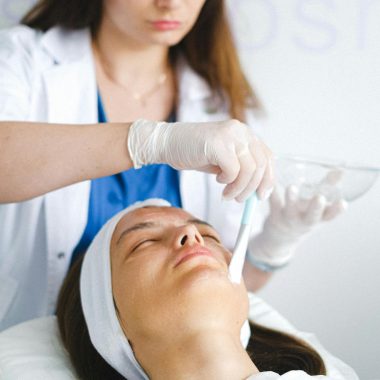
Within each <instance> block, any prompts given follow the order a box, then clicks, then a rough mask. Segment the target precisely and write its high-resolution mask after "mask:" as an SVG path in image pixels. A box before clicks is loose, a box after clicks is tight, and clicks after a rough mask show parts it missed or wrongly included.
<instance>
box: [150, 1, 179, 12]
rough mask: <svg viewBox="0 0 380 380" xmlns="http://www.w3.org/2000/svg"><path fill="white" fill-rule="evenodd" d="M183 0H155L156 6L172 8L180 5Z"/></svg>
mask: <svg viewBox="0 0 380 380" xmlns="http://www.w3.org/2000/svg"><path fill="white" fill-rule="evenodd" d="M182 1H183V0H156V6H157V7H158V8H166V9H169V10H170V9H174V8H176V7H178V6H179V5H180V3H181V2H182Z"/></svg>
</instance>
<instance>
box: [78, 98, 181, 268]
mask: <svg viewBox="0 0 380 380" xmlns="http://www.w3.org/2000/svg"><path fill="white" fill-rule="evenodd" d="M98 119H99V123H105V122H107V117H106V113H105V110H104V107H103V104H102V99H101V96H100V94H99V92H98ZM168 121H170V122H174V121H175V114H174V113H172V115H170V117H169V119H168ZM148 198H163V199H166V200H167V201H169V202H170V203H171V204H172V205H173V206H176V207H181V195H180V191H179V173H178V171H177V170H175V169H173V168H171V167H170V166H169V165H165V164H157V165H148V166H144V167H142V168H141V169H138V170H135V169H129V170H126V171H124V172H122V173H119V174H115V175H112V176H109V177H102V178H97V179H94V180H92V181H91V190H90V201H89V209H88V218H87V225H86V228H85V231H84V233H83V235H82V238H81V239H80V241H79V243H78V245H77V246H76V248H75V249H74V251H73V254H72V258H71V265H72V264H73V263H74V261H75V260H76V259H77V258H78V257H79V256H80V255H82V254H83V253H84V252H85V251H86V250H87V248H88V246H89V245H90V243H91V241H92V240H93V238H94V237H95V235H96V234H97V233H98V231H99V230H100V229H101V227H102V226H103V225H104V224H105V223H106V222H107V221H108V220H109V219H110V218H112V217H113V216H114V215H115V214H116V213H118V212H119V211H121V210H123V209H124V208H126V207H128V206H129V205H131V204H133V203H135V202H137V201H143V200H145V199H148Z"/></svg>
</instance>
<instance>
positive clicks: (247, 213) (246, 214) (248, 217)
mask: <svg viewBox="0 0 380 380" xmlns="http://www.w3.org/2000/svg"><path fill="white" fill-rule="evenodd" d="M256 204H257V195H256V193H253V194H252V195H251V196H250V197H249V198H248V199H247V200H246V201H245V205H244V211H243V217H242V220H241V224H246V225H251V223H252V217H253V212H254V210H255V207H256Z"/></svg>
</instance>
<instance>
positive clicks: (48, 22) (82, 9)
mask: <svg viewBox="0 0 380 380" xmlns="http://www.w3.org/2000/svg"><path fill="white" fill-rule="evenodd" d="M102 13H103V0H39V2H38V3H37V4H36V5H35V6H34V7H33V8H32V9H31V10H30V11H29V12H28V13H27V14H26V15H25V16H24V17H23V18H22V20H21V23H23V24H25V25H28V26H30V27H32V28H34V29H38V30H42V31H46V30H48V29H50V28H52V27H54V26H62V27H64V28H68V29H82V28H90V30H91V32H92V35H93V36H96V34H97V31H98V29H99V26H100V23H101V19H102ZM169 52H170V53H169V54H170V58H171V61H172V62H173V63H175V61H176V59H177V57H178V55H179V54H180V53H181V54H182V55H183V56H184V57H185V58H186V59H187V62H188V63H189V65H190V67H191V68H192V69H193V70H194V71H195V72H196V73H198V74H199V75H200V76H201V77H202V78H204V79H205V80H206V82H207V83H208V85H209V86H210V88H211V90H212V91H213V93H214V96H215V97H218V98H221V99H227V101H228V104H229V108H230V109H229V111H230V115H231V116H232V117H234V118H237V119H240V120H242V121H244V120H245V109H246V108H253V109H255V110H258V111H262V106H261V104H260V102H259V100H258V97H257V96H256V94H255V93H254V91H253V89H252V87H251V86H250V84H249V82H248V80H247V78H246V77H245V75H244V72H243V70H242V67H241V64H240V61H239V57H238V53H237V49H236V47H235V44H234V41H233V36H232V33H231V30H230V26H229V23H228V20H227V15H226V10H225V4H224V0H207V1H206V2H205V4H204V6H203V8H202V10H201V12H200V14H199V17H198V19H197V21H196V23H195V25H194V27H193V28H192V30H191V31H190V32H189V33H188V34H187V35H186V36H185V37H184V38H183V39H182V41H180V43H178V44H177V45H175V46H172V47H171V48H170V50H169Z"/></svg>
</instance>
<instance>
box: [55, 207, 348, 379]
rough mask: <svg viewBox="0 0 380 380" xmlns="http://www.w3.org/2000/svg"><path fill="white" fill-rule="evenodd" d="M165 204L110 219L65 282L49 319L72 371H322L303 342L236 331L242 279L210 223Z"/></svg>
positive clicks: (243, 313)
mask: <svg viewBox="0 0 380 380" xmlns="http://www.w3.org/2000/svg"><path fill="white" fill-rule="evenodd" d="M168 206H169V205H168V204H167V203H166V202H165V201H162V200H149V201H145V202H142V203H139V204H137V205H134V206H131V207H129V208H128V209H126V210H124V211H122V212H121V213H119V214H118V215H116V216H115V217H114V218H112V219H111V220H110V221H109V222H108V223H107V224H106V225H105V226H104V227H103V228H102V230H101V231H100V232H99V233H98V235H97V236H96V238H95V239H94V241H93V243H92V244H91V246H90V248H89V250H88V252H87V254H86V255H85V258H84V260H83V264H82V263H81V262H80V261H79V262H77V263H76V264H75V265H74V267H73V268H72V270H71V271H70V273H69V275H68V277H67V278H66V281H65V283H64V285H63V287H62V290H61V294H60V297H59V301H58V309H57V317H58V323H59V329H60V333H61V337H62V340H63V343H64V345H65V347H66V349H67V351H68V352H69V356H70V359H71V361H72V363H73V366H74V368H75V370H76V371H77V374H78V376H79V377H80V378H81V379H85V380H86V379H107V380H110V379H129V380H139V379H157V380H158V379H165V380H171V379H173V380H174V379H175V380H181V379H207V380H213V379H215V380H224V379H225V380H235V379H236V380H242V379H252V380H254V379H268V380H269V379H270V380H272V379H278V378H281V379H283V378H284V379H285V378H286V379H309V378H310V376H309V375H311V376H312V375H326V367H325V363H324V361H323V359H322V357H321V356H320V355H319V354H318V353H317V352H316V350H315V349H313V348H312V347H311V346H310V345H309V344H307V343H306V342H304V341H301V340H299V339H297V338H295V337H292V336H290V335H287V334H284V333H281V332H277V331H274V330H270V329H267V328H264V327H261V326H259V325H257V324H255V323H252V322H250V327H251V331H252V335H251V336H249V335H248V336H247V335H246V334H245V331H246V330H244V329H242V327H243V325H244V323H245V321H246V320H247V317H248V296H247V291H246V289H245V286H244V284H243V283H241V284H239V285H236V284H232V283H231V282H230V280H229V277H228V264H229V261H230V259H231V253H230V252H229V251H228V250H227V249H225V248H224V247H223V245H222V244H221V243H220V240H219V237H218V234H217V232H216V231H215V230H214V229H213V228H212V227H211V226H210V225H208V224H206V223H204V222H203V221H200V220H197V219H194V218H193V217H192V216H191V215H189V214H188V213H186V212H185V211H183V210H182V209H178V208H173V207H168ZM247 343H248V344H247ZM289 371H292V372H289ZM285 373H287V374H286V375H284V376H280V375H283V374H285ZM318 378H324V379H333V378H334V379H335V378H340V379H341V378H343V377H330V376H329V373H327V376H318Z"/></svg>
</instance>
